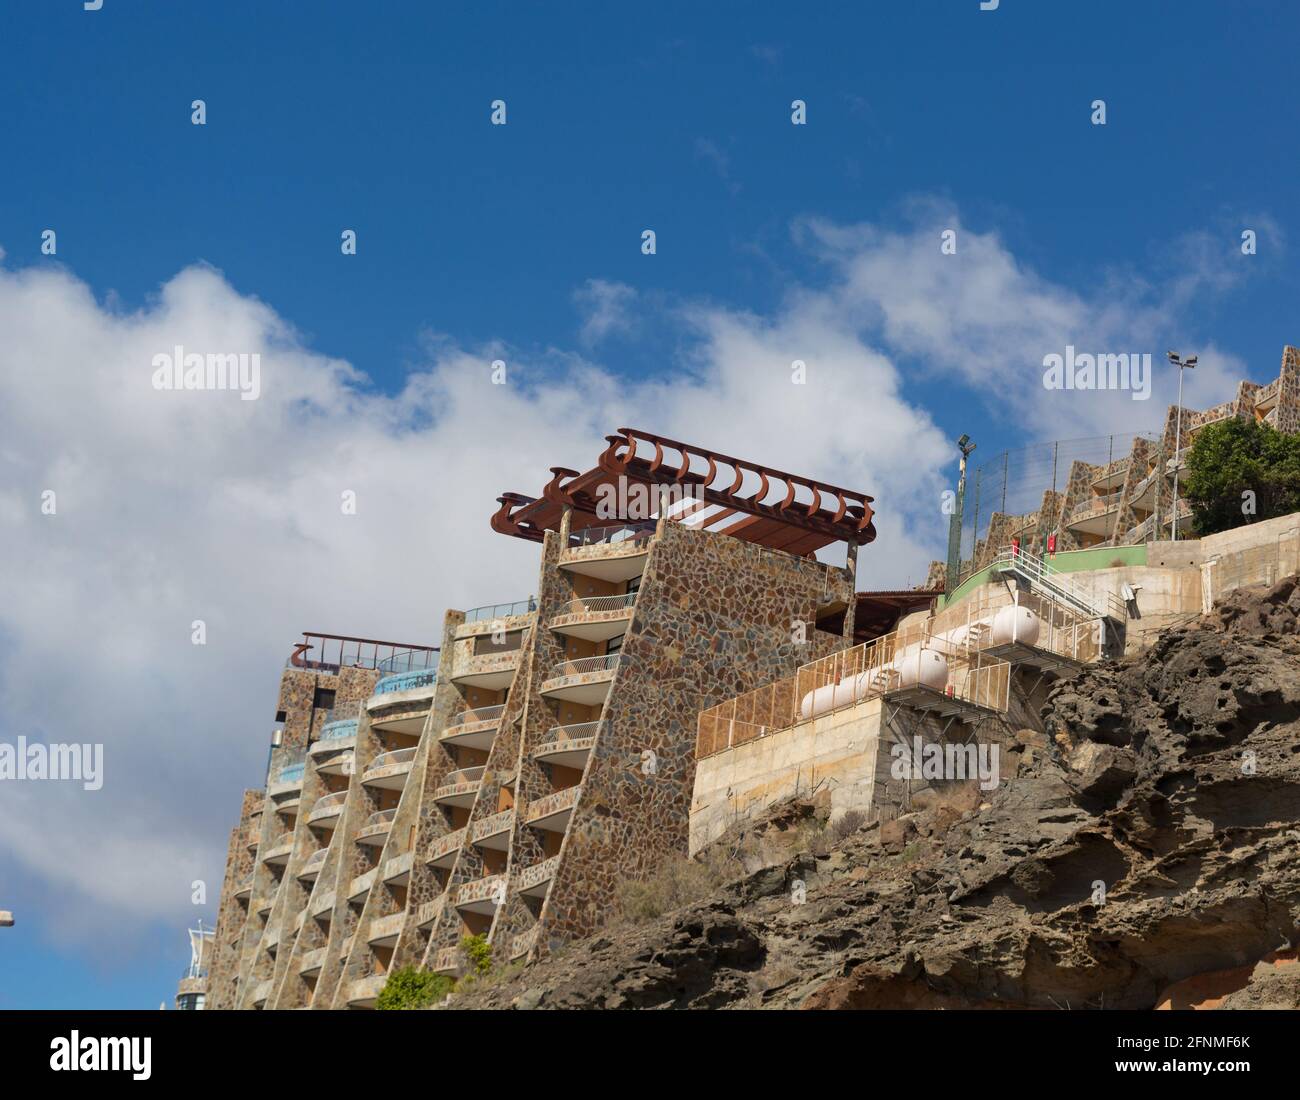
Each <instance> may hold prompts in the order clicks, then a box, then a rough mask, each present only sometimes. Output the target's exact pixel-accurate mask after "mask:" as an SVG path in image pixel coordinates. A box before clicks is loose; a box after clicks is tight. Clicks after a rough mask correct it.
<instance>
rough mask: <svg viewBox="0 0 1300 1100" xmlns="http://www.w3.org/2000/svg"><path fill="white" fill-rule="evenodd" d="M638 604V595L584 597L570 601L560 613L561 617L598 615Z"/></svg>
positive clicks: (630, 593)
mask: <svg viewBox="0 0 1300 1100" xmlns="http://www.w3.org/2000/svg"><path fill="white" fill-rule="evenodd" d="M634 603H636V593H635V592H628V593H625V594H623V595H618V596H583V597H580V598H578V599H576V600H570V601H569V603H567V604H566V605H565V606H564V608H563V609H562V610H561V611H560V614H561V615H584V614H586V615H597V614H599V613H601V612H603V611H622V610H623V609H624V608H626V607H631V606H632V605H633V604H634Z"/></svg>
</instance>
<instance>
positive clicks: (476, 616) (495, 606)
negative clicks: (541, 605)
mask: <svg viewBox="0 0 1300 1100" xmlns="http://www.w3.org/2000/svg"><path fill="white" fill-rule="evenodd" d="M536 610H537V597H536V596H529V597H528V599H526V600H516V601H515V602H514V603H489V604H484V605H483V606H482V607H472V608H470V609H469V610H468V611H466V612H465V622H467V623H482V622H491V621H492V620H493V619H509V618H511V617H512V616H514V615H527V614H528V613H529V612H532V611H536Z"/></svg>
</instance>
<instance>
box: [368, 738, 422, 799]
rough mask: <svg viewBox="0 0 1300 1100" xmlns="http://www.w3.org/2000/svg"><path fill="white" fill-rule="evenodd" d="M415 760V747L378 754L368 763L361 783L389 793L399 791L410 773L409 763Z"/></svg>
mask: <svg viewBox="0 0 1300 1100" xmlns="http://www.w3.org/2000/svg"><path fill="white" fill-rule="evenodd" d="M414 759H415V746H411V747H410V748H407V749H395V750H394V751H392V752H385V753H380V754H379V755H378V756H376V757H375V758H374V760H372V761H371V762H370V766H369V767H368V768H366V770H365V774H363V775H362V776H361V782H362V784H363V785H365V786H367V787H383V788H384V789H385V790H389V791H400V790H401V789H402V788H403V787H405V786H406V777H407V775H409V774H410V771H411V762H412V761H413V760H414Z"/></svg>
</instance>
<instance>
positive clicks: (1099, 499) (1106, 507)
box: [1070, 489, 1124, 520]
mask: <svg viewBox="0 0 1300 1100" xmlns="http://www.w3.org/2000/svg"><path fill="white" fill-rule="evenodd" d="M1123 495H1124V491H1123V490H1122V489H1119V490H1116V491H1115V492H1113V493H1104V494H1101V493H1098V494H1090V495H1089V496H1087V497H1085V498H1084V499H1083V500H1081V501H1079V503H1077V504H1076V505H1075V506H1074V507H1073V508H1071V509H1070V519H1071V520H1075V519H1078V518H1080V517H1081V516H1087V515H1093V514H1096V515H1103V514H1105V513H1106V512H1109V511H1111V509H1113V508H1118V507H1119V500H1120V497H1122V496H1123Z"/></svg>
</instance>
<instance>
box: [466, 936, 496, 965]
mask: <svg viewBox="0 0 1300 1100" xmlns="http://www.w3.org/2000/svg"><path fill="white" fill-rule="evenodd" d="M460 949H461V950H462V951H464V952H465V954H466V955H467V956H468V957H469V966H470V973H471V974H486V973H487V972H488V971H489V970H491V969H492V946H491V944H489V943H488V941H487V938H486V937H485V936H469V935H465V936H461V938H460Z"/></svg>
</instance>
